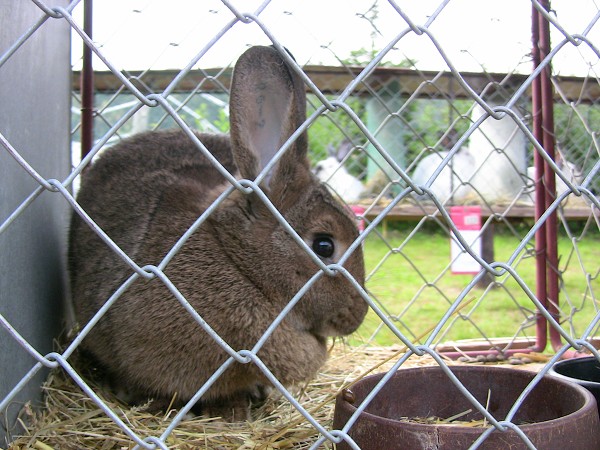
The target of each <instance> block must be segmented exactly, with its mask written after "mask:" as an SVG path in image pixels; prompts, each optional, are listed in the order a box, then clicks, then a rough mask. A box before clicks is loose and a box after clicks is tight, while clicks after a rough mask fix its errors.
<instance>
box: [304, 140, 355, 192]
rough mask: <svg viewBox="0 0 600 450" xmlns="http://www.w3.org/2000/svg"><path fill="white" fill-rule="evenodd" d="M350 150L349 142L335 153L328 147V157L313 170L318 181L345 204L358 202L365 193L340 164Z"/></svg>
mask: <svg viewBox="0 0 600 450" xmlns="http://www.w3.org/2000/svg"><path fill="white" fill-rule="evenodd" d="M351 149H352V144H351V143H350V142H349V141H346V142H345V143H344V144H343V145H342V146H341V147H340V149H339V150H338V151H337V152H336V151H335V150H334V149H333V148H332V147H329V149H328V150H329V157H327V158H326V159H324V160H322V161H319V162H318V163H317V164H315V168H314V170H313V171H314V173H315V175H316V176H317V177H318V178H319V180H321V181H322V182H324V183H325V184H327V186H329V188H330V189H331V190H332V191H333V192H335V193H336V194H337V195H339V196H340V197H341V198H342V199H343V200H344V201H345V202H346V203H355V202H357V201H359V200H360V199H361V197H362V195H363V193H364V192H365V186H364V185H363V184H362V183H361V182H360V180H358V179H357V178H356V177H354V176H352V175H351V174H350V173H349V172H348V170H346V168H345V167H344V165H343V164H342V161H343V160H344V159H345V158H346V155H347V154H348V152H349V151H350V150H351Z"/></svg>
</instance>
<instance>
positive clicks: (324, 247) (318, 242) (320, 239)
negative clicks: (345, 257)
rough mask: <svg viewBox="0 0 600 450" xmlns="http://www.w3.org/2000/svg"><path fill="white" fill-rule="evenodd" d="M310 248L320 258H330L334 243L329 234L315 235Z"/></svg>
mask: <svg viewBox="0 0 600 450" xmlns="http://www.w3.org/2000/svg"><path fill="white" fill-rule="evenodd" d="M312 249H313V250H314V252H315V253H316V254H317V255H319V256H320V257H321V258H330V257H331V256H332V255H333V252H334V251H335V245H334V244H333V239H331V238H330V237H329V236H317V237H316V238H315V240H314V241H313V243H312Z"/></svg>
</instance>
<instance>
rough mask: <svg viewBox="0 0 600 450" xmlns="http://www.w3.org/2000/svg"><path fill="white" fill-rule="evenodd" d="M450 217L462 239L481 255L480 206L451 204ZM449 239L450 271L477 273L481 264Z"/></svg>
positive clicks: (454, 241)
mask: <svg viewBox="0 0 600 450" xmlns="http://www.w3.org/2000/svg"><path fill="white" fill-rule="evenodd" d="M450 218H451V219H452V222H454V225H456V228H457V229H458V231H459V232H460V234H461V236H462V237H463V239H464V240H465V241H466V242H467V244H469V247H470V248H471V250H473V252H474V253H475V254H476V255H477V256H481V207H479V206H452V207H451V208H450ZM454 236H455V235H454V233H452V238H451V239H450V258H451V262H452V263H451V267H450V268H451V271H452V273H454V274H460V275H464V274H472V275H474V274H477V273H479V271H480V270H481V266H480V265H479V263H478V262H477V260H476V259H475V258H473V257H472V256H471V255H470V254H468V253H466V252H465V250H464V248H463V246H462V245H461V243H460V242H458V241H457V240H456V239H455V238H454Z"/></svg>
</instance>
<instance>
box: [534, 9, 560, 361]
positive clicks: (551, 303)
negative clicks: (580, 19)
mask: <svg viewBox="0 0 600 450" xmlns="http://www.w3.org/2000/svg"><path fill="white" fill-rule="evenodd" d="M540 3H541V5H542V6H543V7H544V9H545V10H546V11H549V10H550V0H542V1H541V2H540ZM538 20H539V24H540V25H539V27H540V45H539V47H540V57H541V59H543V58H545V57H546V55H548V54H549V53H550V24H549V23H548V21H547V20H546V19H545V18H544V16H543V15H542V14H539V13H538ZM551 76H552V70H551V66H550V64H547V65H546V67H544V69H543V70H542V72H541V73H540V76H539V78H540V82H541V94H542V105H541V106H542V132H543V136H542V138H543V146H544V149H545V150H546V153H547V154H548V156H550V158H551V159H552V160H553V161H554V160H555V148H554V146H555V135H554V100H553V92H552V80H551ZM544 185H545V189H544V201H545V209H548V208H549V207H550V206H551V204H552V202H554V200H555V199H556V177H555V174H554V172H553V171H552V169H551V168H550V167H549V166H548V164H545V169H544ZM545 228H546V292H547V296H548V297H547V298H548V300H547V307H548V312H550V314H552V316H553V317H554V318H555V319H557V320H558V318H559V313H558V292H559V289H558V222H557V217H556V210H554V211H553V212H552V214H550V215H549V216H548V221H547V222H546V227H545ZM549 332H550V342H551V344H552V347H553V348H554V349H555V350H556V349H558V348H559V347H562V341H561V338H560V334H559V333H558V331H557V330H556V329H554V328H550V330H549Z"/></svg>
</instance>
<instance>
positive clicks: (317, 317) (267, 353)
mask: <svg viewBox="0 0 600 450" xmlns="http://www.w3.org/2000/svg"><path fill="white" fill-rule="evenodd" d="M305 104H306V100H305V97H304V92H303V89H302V83H301V81H300V80H299V78H298V77H297V76H296V75H295V74H294V73H293V72H292V71H291V70H290V69H289V68H288V67H287V65H286V64H284V62H283V60H282V59H281V57H280V56H279V54H278V53H277V51H276V50H274V49H273V48H270V47H253V48H251V49H250V50H248V51H247V52H246V53H245V54H244V55H242V57H240V60H239V61H238V64H237V65H236V68H235V71H234V76H233V84H232V92H231V138H228V137H227V136H215V135H205V134H199V135H198V137H199V139H200V140H201V141H202V142H203V143H204V145H206V147H207V148H208V149H209V150H210V152H211V153H212V154H213V155H214V156H215V157H216V158H217V159H218V160H219V161H220V162H221V164H223V166H224V167H225V168H226V169H227V170H228V171H230V172H232V173H237V175H238V178H239V177H242V178H246V179H250V180H254V179H255V178H256V176H257V175H258V174H259V171H260V170H261V169H262V168H263V167H264V165H265V164H266V163H267V162H268V161H269V160H270V159H271V158H272V156H273V154H274V152H276V151H277V150H278V149H279V147H280V146H281V144H282V143H284V142H285V141H286V140H287V138H288V137H289V136H290V135H291V134H292V133H293V132H294V131H295V130H296V128H297V127H298V126H299V125H301V124H302V123H303V122H304V120H305V117H306V113H305ZM306 146H307V144H306V136H305V135H304V134H303V135H302V136H301V137H300V138H299V139H297V140H296V142H295V143H294V144H293V145H292V147H291V148H289V149H288V151H287V152H286V153H285V154H284V156H283V157H282V158H281V160H280V162H279V163H278V164H277V165H276V166H275V169H274V170H273V172H272V173H271V174H270V176H269V177H268V180H267V182H265V183H264V184H263V185H262V187H263V188H264V189H265V192H267V194H268V196H269V199H270V200H271V201H272V202H273V204H274V205H275V206H276V207H277V208H278V210H279V211H281V212H282V214H283V215H284V216H285V218H286V220H287V221H288V222H289V223H290V225H291V226H292V227H293V228H294V230H295V231H296V232H297V233H298V234H299V235H300V236H301V237H302V238H303V239H304V240H305V241H306V242H307V243H308V244H309V246H310V242H312V240H313V239H314V238H315V236H317V235H323V234H326V235H330V236H332V237H333V239H334V240H335V243H336V249H337V250H336V253H335V254H334V257H332V258H330V259H331V260H326V261H325V262H326V263H331V262H335V259H336V258H338V257H339V256H340V255H341V254H342V253H343V252H344V251H345V250H346V249H347V248H348V246H349V245H350V244H351V243H352V242H353V241H354V240H355V239H356V238H357V236H358V233H357V230H356V226H355V223H354V220H353V218H352V217H351V216H350V215H349V214H348V212H347V211H346V210H345V209H344V208H343V207H342V206H341V205H339V204H338V203H337V202H336V201H335V200H334V199H333V198H332V197H331V195H330V194H329V192H328V191H327V189H326V188H325V187H324V186H322V185H321V184H320V183H319V182H318V181H317V180H316V179H315V178H314V177H313V175H312V174H311V172H310V170H309V166H308V162H307V158H306V151H307V148H306ZM238 168H239V171H238V170H237V169H238ZM228 187H229V183H227V182H226V180H225V179H224V178H223V176H222V175H221V174H219V173H218V172H217V170H216V169H215V168H213V166H212V165H211V164H210V163H209V162H208V161H207V160H206V158H205V157H203V156H202V155H201V153H200V151H199V150H198V149H197V148H196V147H195V145H194V144H193V143H192V141H191V140H190V139H189V137H187V136H186V135H185V133H184V132H182V131H162V132H149V133H144V134H141V135H138V136H135V137H133V138H130V139H127V140H124V141H123V142H122V143H120V144H118V145H116V146H114V147H113V148H111V149H109V150H107V151H106V152H105V154H103V155H102V156H100V157H99V158H98V159H97V161H96V162H95V163H94V164H93V165H92V166H91V168H90V169H89V171H88V172H86V173H85V174H84V175H83V176H82V183H81V189H80V192H79V195H78V202H79V204H80V205H81V206H82V207H83V208H84V209H85V210H86V211H87V212H88V213H89V215H90V216H91V218H92V219H93V220H94V221H96V222H97V223H98V225H99V226H100V227H101V228H102V229H103V230H105V231H106V233H107V234H108V235H109V236H110V238H111V239H113V240H114V241H115V242H116V243H117V245H119V246H120V248H121V249H122V250H123V251H124V252H126V253H127V254H128V255H129V256H130V257H131V258H132V259H133V260H134V261H135V262H136V263H137V264H139V265H140V266H144V265H148V264H152V265H158V264H159V263H160V262H161V261H162V259H163V258H164V256H165V255H166V254H167V252H168V251H169V250H170V249H171V247H172V246H173V245H174V244H175V243H176V242H177V240H178V239H179V238H180V236H181V235H182V234H183V233H184V232H185V231H186V230H187V229H188V228H189V227H190V226H191V225H192V223H194V221H195V220H196V219H197V218H198V217H199V216H200V214H202V213H203V212H204V211H205V210H206V208H208V207H209V206H210V205H211V203H212V202H213V201H214V200H215V199H216V198H217V197H218V195H220V194H221V193H222V192H223V191H224V190H225V189H226V188H228ZM345 267H346V268H347V269H348V270H349V271H350V273H351V274H352V275H353V276H354V277H355V279H356V280H357V281H358V282H359V283H361V284H362V283H363V282H364V268H363V258H362V253H361V251H360V250H357V251H356V252H354V254H353V255H352V256H351V257H350V258H349V259H348V261H347V262H346V264H345ZM318 270H319V269H318V266H317V265H316V264H315V263H314V262H313V261H312V260H311V259H310V257H309V256H308V255H307V254H306V253H305V252H304V250H303V249H302V248H300V246H299V245H298V244H297V243H296V242H295V241H294V240H293V239H292V238H291V237H290V236H289V235H288V233H287V232H286V231H285V230H284V228H283V226H282V225H281V224H280V223H279V222H278V221H277V220H276V219H275V217H274V216H273V214H272V213H271V212H270V211H269V210H268V209H267V207H266V206H265V205H264V204H263V202H262V201H261V200H260V199H259V197H258V196H257V195H256V194H254V193H252V194H249V195H248V194H244V193H242V192H240V191H235V192H233V193H232V194H231V195H230V197H228V198H227V199H226V201H225V202H224V203H223V204H222V205H221V206H219V207H218V208H217V209H216V210H215V211H214V213H213V214H212V215H211V216H210V217H209V218H208V220H207V221H206V222H205V223H204V224H203V225H202V226H201V227H200V228H199V229H198V230H197V231H196V232H194V233H193V234H192V235H191V237H190V238H189V240H188V241H187V242H186V243H185V245H184V246H183V247H182V248H181V250H180V251H179V253H177V255H176V256H175V257H174V258H173V259H172V260H171V261H170V263H169V264H168V265H167V266H166V268H165V274H166V276H167V277H168V278H169V279H170V280H171V281H172V282H173V284H174V285H175V286H176V288H177V289H178V290H179V291H180V292H181V293H182V294H183V295H184V296H185V298H186V299H187V301H188V302H189V303H190V304H191V306H192V307H193V308H194V309H195V310H196V311H197V312H198V313H199V314H200V316H201V317H202V318H203V319H204V320H205V321H206V322H207V323H208V324H209V325H210V326H211V327H212V328H213V329H214V330H215V331H216V332H217V333H218V334H219V335H220V336H221V337H222V338H223V339H224V340H225V341H226V342H227V343H228V344H229V345H230V346H231V347H233V349H235V350H241V349H248V350H250V349H252V347H253V346H254V345H255V344H256V342H257V341H258V340H259V339H260V337H261V335H262V334H263V333H264V331H265V330H266V329H267V327H268V326H269V325H270V324H271V323H272V321H273V320H274V319H275V318H276V317H277V315H278V314H279V313H280V312H281V310H282V309H283V308H284V307H285V306H286V304H287V303H288V302H289V300H290V299H291V298H292V297H293V296H294V295H295V294H296V293H297V292H298V290H300V289H301V288H302V286H303V285H304V284H305V283H306V281H307V280H308V279H309V278H310V277H312V276H313V275H314V274H315V273H317V272H318ZM70 271H71V278H72V292H73V298H74V303H75V308H76V313H77V318H78V320H79V322H80V324H81V325H84V324H86V323H87V322H88V321H89V320H90V318H91V317H92V316H93V315H94V314H95V313H96V311H97V310H98V309H99V308H100V307H101V306H102V304H104V302H105V301H106V300H107V299H108V298H109V297H110V296H111V295H112V294H113V293H114V292H115V290H117V289H118V288H119V286H121V284H122V283H123V282H124V281H125V280H126V279H128V278H129V277H130V276H131V275H132V274H133V270H132V269H131V268H130V267H129V266H128V265H127V264H125V262H123V261H122V260H121V259H120V258H119V257H118V256H117V255H116V254H115V253H114V252H112V251H111V250H110V249H109V248H108V247H107V246H106V245H105V244H104V243H103V242H102V241H101V240H100V238H99V237H98V236H97V235H96V234H95V233H94V232H93V231H92V230H91V229H90V227H88V225H87V224H86V223H85V222H84V221H83V220H82V219H81V218H80V217H79V216H77V215H74V217H73V220H72V226H71V236H70ZM366 311H367V306H366V303H365V302H364V301H363V300H362V298H361V297H360V296H359V295H358V294H357V293H356V292H355V290H354V289H353V288H352V286H351V284H350V283H349V282H348V281H347V280H346V279H345V278H344V277H343V276H341V275H337V276H327V275H324V276H323V277H322V278H321V279H320V280H319V281H318V282H317V283H316V285H315V286H314V287H312V288H311V289H310V290H309V291H308V292H307V293H306V295H304V297H303V298H302V299H301V300H300V302H299V303H298V304H297V305H296V307H294V309H293V310H292V311H291V313H290V314H289V315H288V316H287V317H286V318H285V320H284V321H283V322H282V323H281V325H280V326H279V327H277V329H276V330H275V332H274V333H273V335H272V336H271V337H270V338H269V339H268V340H267V341H266V343H265V345H264V347H263V348H262V349H261V350H260V351H259V352H258V356H259V357H260V358H261V359H262V361H263V362H264V363H265V364H266V366H267V367H268V368H269V370H271V371H272V372H273V374H274V375H275V376H276V377H277V378H278V379H279V380H280V381H281V382H282V383H283V384H286V385H287V384H290V383H293V382H298V381H303V380H307V379H310V378H311V377H312V376H314V374H315V373H316V371H317V370H318V369H319V367H320V366H321V365H322V364H323V362H324V361H325V358H326V346H325V343H326V337H327V336H342V335H346V334H348V333H351V332H352V331H354V330H355V329H356V328H357V327H358V326H359V325H360V323H361V322H362V320H363V318H364V316H365V314H366ZM83 346H84V348H85V349H86V350H87V351H89V352H90V353H91V354H92V355H93V356H94V358H95V359H96V360H97V361H98V362H99V364H101V365H102V366H103V367H104V368H105V369H106V370H107V371H108V372H109V373H110V374H111V376H112V378H113V380H115V382H116V383H118V384H119V385H121V386H124V387H126V388H127V389H128V390H129V391H130V392H132V393H133V394H134V395H135V396H136V397H137V398H139V399H140V400H141V399H143V398H148V397H151V398H155V399H156V400H157V404H158V405H166V404H168V402H169V401H170V400H171V398H172V397H173V396H174V395H175V394H176V395H177V398H178V399H179V400H180V401H181V402H186V401H188V400H189V399H190V398H191V397H192V396H193V395H194V394H196V392H197V390H198V389H199V388H200V387H201V386H202V385H203V384H204V382H205V381H206V380H207V379H208V378H209V377H210V376H211V375H212V374H213V372H214V371H216V370H217V369H218V368H219V367H220V366H221V365H222V364H223V363H224V362H225V361H226V360H227V359H228V358H229V356H228V355H227V353H226V352H225V351H224V350H222V349H221V348H220V347H219V346H218V345H217V344H216V343H215V342H214V341H213V340H212V339H211V338H210V337H209V336H208V335H207V334H206V332H205V331H204V330H202V328H201V327H200V325H199V324H198V323H196V322H195V321H194V319H193V318H192V317H191V316H190V315H189V314H188V313H187V312H186V311H185V310H184V308H183V306H182V305H181V304H180V303H179V302H178V301H177V299H176V298H175V297H174V295H173V294H172V293H171V292H169V291H168V289H167V288H166V287H165V285H164V284H163V283H162V282H161V281H160V280H159V279H156V278H154V279H151V280H146V279H143V278H140V279H138V280H137V281H135V282H134V283H133V284H132V285H131V286H130V287H129V288H128V289H127V290H126V291H125V292H124V293H123V295H122V296H121V297H120V298H119V299H118V300H117V301H116V303H115V304H114V305H113V306H112V307H111V308H110V309H109V310H108V311H107V313H106V315H105V316H104V317H103V318H102V319H101V320H100V321H99V323H98V324H97V325H96V326H95V327H94V328H93V329H92V331H91V333H90V334H89V335H88V336H87V337H86V338H85V339H84V341H83ZM268 384H269V383H268V380H267V379H266V378H265V376H264V375H263V374H262V372H261V371H260V370H259V369H258V368H257V367H256V366H255V365H254V364H252V363H250V364H240V363H234V364H233V365H232V366H231V367H229V368H228V369H227V371H225V373H224V374H223V375H222V376H221V377H220V378H219V379H218V380H217V381H216V383H215V384H214V385H213V386H212V388H211V389H210V390H209V391H208V392H207V393H206V394H205V395H204V396H203V397H202V399H201V404H202V408H203V411H204V412H205V413H207V414H210V415H222V416H225V417H226V418H228V419H234V420H239V419H245V418H247V416H248V411H249V410H248V405H249V402H250V401H251V400H252V399H255V398H257V397H261V396H263V395H264V390H265V386H268Z"/></svg>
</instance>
